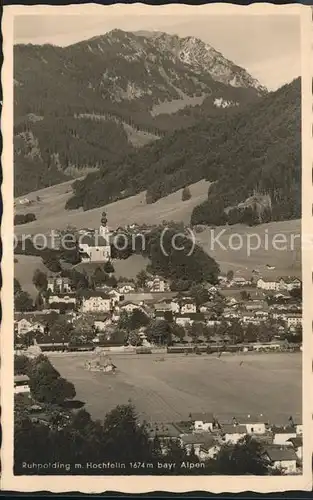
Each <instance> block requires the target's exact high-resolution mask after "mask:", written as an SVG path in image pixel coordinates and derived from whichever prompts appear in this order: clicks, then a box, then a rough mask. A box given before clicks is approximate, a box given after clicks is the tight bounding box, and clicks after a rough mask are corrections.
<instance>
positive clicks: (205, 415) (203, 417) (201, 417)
mask: <svg viewBox="0 0 313 500" xmlns="http://www.w3.org/2000/svg"><path fill="white" fill-rule="evenodd" d="M191 420H194V421H196V420H197V421H199V422H207V423H209V422H211V423H213V421H214V415H213V413H210V412H199V413H191Z"/></svg>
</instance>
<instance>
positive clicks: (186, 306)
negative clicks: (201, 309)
mask: <svg viewBox="0 0 313 500" xmlns="http://www.w3.org/2000/svg"><path fill="white" fill-rule="evenodd" d="M196 312H197V306H196V304H195V301H194V300H193V299H192V298H191V297H190V298H189V297H186V298H183V299H181V300H180V313H181V314H189V313H196Z"/></svg>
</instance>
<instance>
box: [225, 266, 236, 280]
mask: <svg viewBox="0 0 313 500" xmlns="http://www.w3.org/2000/svg"><path fill="white" fill-rule="evenodd" d="M226 277H227V281H232V280H233V278H234V271H232V270H231V269H230V270H229V271H227V274H226Z"/></svg>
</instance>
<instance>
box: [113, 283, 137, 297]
mask: <svg viewBox="0 0 313 500" xmlns="http://www.w3.org/2000/svg"><path fill="white" fill-rule="evenodd" d="M135 290H136V287H135V285H134V283H132V282H131V281H123V282H120V283H119V284H118V287H117V291H118V293H119V294H121V295H125V294H127V293H131V292H134V291H135Z"/></svg>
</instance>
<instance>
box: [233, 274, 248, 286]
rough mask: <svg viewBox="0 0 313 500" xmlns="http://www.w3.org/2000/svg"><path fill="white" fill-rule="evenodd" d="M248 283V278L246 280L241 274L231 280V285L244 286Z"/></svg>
mask: <svg viewBox="0 0 313 500" xmlns="http://www.w3.org/2000/svg"><path fill="white" fill-rule="evenodd" d="M250 283H251V282H250V281H249V280H246V279H245V278H243V277H242V276H238V277H237V278H233V279H232V280H231V285H232V286H246V285H250Z"/></svg>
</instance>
